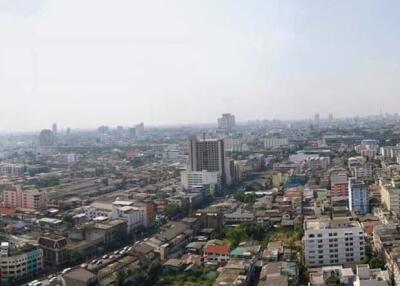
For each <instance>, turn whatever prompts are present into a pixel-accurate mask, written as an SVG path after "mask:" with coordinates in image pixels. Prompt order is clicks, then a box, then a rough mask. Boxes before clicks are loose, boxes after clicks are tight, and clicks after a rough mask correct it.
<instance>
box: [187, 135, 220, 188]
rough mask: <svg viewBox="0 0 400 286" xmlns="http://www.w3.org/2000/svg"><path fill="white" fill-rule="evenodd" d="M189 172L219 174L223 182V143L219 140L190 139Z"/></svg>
mask: <svg viewBox="0 0 400 286" xmlns="http://www.w3.org/2000/svg"><path fill="white" fill-rule="evenodd" d="M189 143H190V158H189V167H188V170H189V171H203V170H206V171H208V172H220V173H221V176H222V180H223V181H224V180H225V176H224V174H225V154H224V141H223V140H220V139H205V138H203V139H198V138H197V137H194V138H191V139H190V142H189Z"/></svg>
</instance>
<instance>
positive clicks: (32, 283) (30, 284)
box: [28, 280, 39, 286]
mask: <svg viewBox="0 0 400 286" xmlns="http://www.w3.org/2000/svg"><path fill="white" fill-rule="evenodd" d="M38 282H39V280H33V281H31V282H29V284H28V285H29V286H33V285H35V284H36V283H38Z"/></svg>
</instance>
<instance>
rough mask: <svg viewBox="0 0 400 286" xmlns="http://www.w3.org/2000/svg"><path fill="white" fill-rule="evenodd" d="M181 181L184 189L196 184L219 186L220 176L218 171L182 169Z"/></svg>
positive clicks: (220, 182)
mask: <svg viewBox="0 0 400 286" xmlns="http://www.w3.org/2000/svg"><path fill="white" fill-rule="evenodd" d="M181 183H182V186H183V187H184V188H185V189H190V188H193V187H197V186H204V185H212V186H215V187H218V188H220V187H221V185H222V178H221V173H220V172H208V171H206V170H203V171H183V172H181Z"/></svg>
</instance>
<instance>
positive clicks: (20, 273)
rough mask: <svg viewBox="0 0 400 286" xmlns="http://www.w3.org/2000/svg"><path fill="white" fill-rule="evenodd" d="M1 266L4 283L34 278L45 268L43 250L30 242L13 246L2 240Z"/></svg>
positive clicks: (0, 249) (0, 250)
mask: <svg viewBox="0 0 400 286" xmlns="http://www.w3.org/2000/svg"><path fill="white" fill-rule="evenodd" d="M0 267H1V275H0V277H1V282H2V283H9V282H10V281H14V283H16V281H18V280H23V279H27V278H32V277H34V276H35V275H37V274H38V273H39V272H40V271H41V270H42V268H43V251H42V250H41V249H39V248H38V247H36V246H33V245H30V244H26V245H23V246H20V247H16V246H14V247H12V246H11V245H10V243H8V242H2V243H1V247H0ZM10 285H11V284H10Z"/></svg>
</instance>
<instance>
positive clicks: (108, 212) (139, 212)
mask: <svg viewBox="0 0 400 286" xmlns="http://www.w3.org/2000/svg"><path fill="white" fill-rule="evenodd" d="M85 215H86V217H87V218H88V219H89V220H93V219H95V218H98V217H106V218H109V219H123V220H125V221H126V222H127V226H128V229H127V231H128V233H131V232H132V231H134V230H135V229H137V228H138V227H140V226H144V227H147V225H148V223H149V222H148V217H147V211H146V207H145V206H134V202H132V201H118V200H117V201H114V202H113V203H108V202H94V203H92V204H91V205H90V206H87V207H85Z"/></svg>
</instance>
